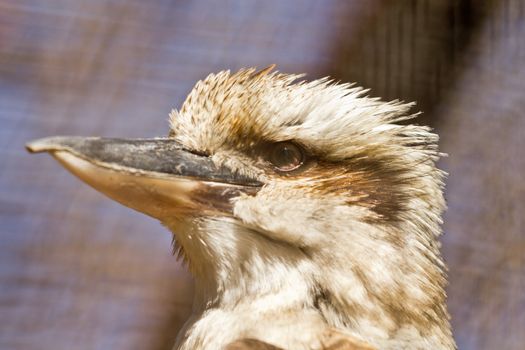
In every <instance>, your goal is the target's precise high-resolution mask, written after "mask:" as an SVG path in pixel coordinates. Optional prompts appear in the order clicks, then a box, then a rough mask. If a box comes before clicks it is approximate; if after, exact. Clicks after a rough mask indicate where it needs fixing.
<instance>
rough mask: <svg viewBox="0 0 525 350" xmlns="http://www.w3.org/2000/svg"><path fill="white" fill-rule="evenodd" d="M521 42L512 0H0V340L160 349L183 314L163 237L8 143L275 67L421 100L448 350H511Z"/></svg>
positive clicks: (181, 279)
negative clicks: (441, 178)
mask: <svg viewBox="0 0 525 350" xmlns="http://www.w3.org/2000/svg"><path fill="white" fill-rule="evenodd" d="M524 38H525V1H523V0H488V1H474V0H470V1H467V0H456V1H453V0H400V1H395V2H394V1H380V0H371V1H364V0H361V1H357V0H356V1H345V0H325V1H321V0H304V1H300V0H294V1H290V0H287V1H278V0H271V1H251V0H247V1H243V0H236V1H234V0H231V1H211V0H210V1H204V0H199V1H168V0H150V1H139V0H126V1H124V0H90V1H87V0H84V1H82V0H78V1H73V0H69V1H68V0H48V1H45V2H44V1H36V0H32V1H31V0H16V1H15V0H11V1H10V0H7V1H6V0H0V164H1V166H0V348H1V349H29V350H32V349H55V350H60V349H64V350H66V349H159V350H161V349H171V346H172V344H173V341H174V339H175V336H176V333H177V331H178V329H179V328H180V327H181V325H182V323H183V322H184V320H185V319H186V317H187V316H188V314H189V312H190V308H191V298H192V285H191V277H190V276H189V274H188V273H187V272H186V271H185V269H184V267H183V266H181V264H180V263H178V262H176V260H175V258H174V257H173V256H172V255H171V249H170V243H171V237H170V234H169V233H168V232H167V230H165V229H164V228H163V227H161V225H160V224H158V223H157V222H156V221H154V220H153V219H150V218H147V217H145V216H143V215H141V214H138V213H135V212H132V211H130V210H129V209H126V208H123V207H121V206H120V205H118V204H116V203H114V202H112V201H110V200H108V199H106V198H105V197H103V196H102V195H101V194H99V193H97V192H95V191H94V190H92V189H90V188H88V187H87V186H85V185H84V184H81V183H80V181H79V180H77V179H75V178H74V177H72V176H71V175H70V174H68V173H67V172H66V171H65V170H64V169H62V168H61V167H60V166H58V165H57V164H56V162H54V161H53V160H52V159H51V158H50V157H48V156H30V155H29V154H27V153H26V152H25V150H24V147H23V145H24V143H25V142H27V141H28V140H31V139H34V138H38V137H43V136H49V135H61V134H62V135H63V134H66V135H67V134H73V135H86V136H87V135H100V136H121V137H148V136H160V135H166V134H167V131H168V123H167V115H168V112H169V111H170V109H171V108H173V107H178V106H180V104H181V102H182V101H183V100H184V98H185V95H186V94H187V93H188V92H189V90H190V89H191V87H192V86H193V84H194V83H195V81H196V80H198V79H201V78H204V77H205V76H206V75H207V74H208V73H210V72H214V71H218V70H222V69H233V70H236V69H239V68H241V67H245V66H257V67H264V66H267V65H269V64H271V63H276V64H277V65H278V69H279V70H281V71H284V72H294V73H299V72H306V73H308V78H310V79H313V78H318V77H321V76H326V75H331V76H333V77H334V78H336V79H338V80H341V81H345V82H346V81H352V82H353V81H355V82H357V83H359V84H361V85H363V86H365V87H369V88H371V89H372V90H371V94H372V95H375V96H381V97H383V98H385V99H394V98H400V99H403V100H406V101H412V100H415V101H417V102H418V109H420V110H422V111H423V112H424V114H423V116H422V117H421V118H420V120H419V121H418V122H419V123H424V124H430V125H432V126H433V127H435V128H436V129H437V131H438V133H439V134H440V135H441V139H442V141H441V148H442V150H443V151H444V152H447V153H448V154H449V157H448V158H445V159H444V160H443V161H442V167H444V168H445V169H446V170H447V171H448V172H449V173H450V176H449V179H448V187H447V198H448V203H449V210H448V212H447V214H446V216H445V225H444V229H445V236H444V237H443V250H444V254H445V257H446V259H447V262H448V265H449V268H450V286H449V289H448V290H449V306H450V311H451V313H452V317H453V320H452V321H453V325H454V329H455V335H456V339H457V342H458V345H459V347H460V349H496V348H497V349H516V350H517V349H522V348H523V344H525V233H524V221H525V220H524V216H525V210H524V209H525V205H524V201H525V181H524V175H523V174H524V173H525V161H524V159H525V157H524V156H523V152H524V150H525V117H524V113H525V112H524V111H525V40H524Z"/></svg>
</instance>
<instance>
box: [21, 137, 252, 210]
mask: <svg viewBox="0 0 525 350" xmlns="http://www.w3.org/2000/svg"><path fill="white" fill-rule="evenodd" d="M26 148H27V150H28V151H29V152H32V153H36V152H50V153H51V154H52V155H53V156H54V157H55V158H56V159H57V160H58V161H59V162H60V163H61V164H62V165H63V166H64V167H65V168H66V169H68V170H69V171H71V172H72V173H73V174H75V175H76V176H78V177H79V178H80V179H82V180H83V181H84V182H86V183H87V184H89V185H90V186H92V187H94V188H95V189H97V190H98V191H100V192H102V193H104V194H105V195H107V196H108V197H110V198H112V199H114V200H116V201H117V202H119V203H121V204H123V205H125V206H128V207H130V208H133V209H135V210H138V211H141V212H143V213H145V214H148V215H150V216H153V217H155V218H158V219H163V218H167V217H170V216H178V215H194V214H199V215H202V214H203V213H208V214H220V215H231V213H232V208H233V203H232V199H233V198H235V197H238V196H240V195H241V194H243V193H246V194H255V193H256V192H257V191H258V190H259V188H260V187H261V186H262V183H261V182H259V181H257V180H253V179H250V178H247V177H244V176H241V175H239V174H237V173H233V172H231V171H230V170H229V169H227V168H223V167H217V166H216V165H215V164H214V163H213V161H212V160H211V158H210V157H208V156H203V155H199V154H195V153H192V152H190V151H188V150H186V149H184V148H183V147H182V146H181V145H180V144H178V143H177V142H175V141H174V140H173V139H169V138H156V139H113V138H95V137H68V136H62V137H49V138H44V139H39V140H35V141H32V142H29V143H28V144H27V145H26Z"/></svg>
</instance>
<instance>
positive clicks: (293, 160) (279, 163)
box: [270, 142, 303, 171]
mask: <svg viewBox="0 0 525 350" xmlns="http://www.w3.org/2000/svg"><path fill="white" fill-rule="evenodd" d="M270 161H271V162H272V164H273V165H274V166H275V167H277V168H278V169H279V170H281V171H290V170H294V169H297V168H298V167H299V166H301V164H302V163H303V152H302V150H301V149H300V148H299V147H298V146H297V145H294V144H293V143H290V142H283V143H279V144H277V145H275V147H274V149H273V152H272V155H271V159H270Z"/></svg>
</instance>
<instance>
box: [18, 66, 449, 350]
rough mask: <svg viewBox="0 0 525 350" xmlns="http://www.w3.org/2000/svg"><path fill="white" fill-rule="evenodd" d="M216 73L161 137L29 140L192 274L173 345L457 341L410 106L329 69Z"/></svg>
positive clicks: (433, 141) (425, 162)
mask: <svg viewBox="0 0 525 350" xmlns="http://www.w3.org/2000/svg"><path fill="white" fill-rule="evenodd" d="M301 79H302V75H289V74H283V73H279V72H276V71H273V66H271V67H268V68H266V69H263V70H261V71H256V70H255V69H243V70H240V71H239V72H237V73H230V72H229V71H223V72H220V73H218V74H211V75H209V76H208V77H207V78H206V79H204V80H202V81H199V82H198V83H197V84H196V85H195V87H194V88H193V90H192V91H191V92H190V94H189V96H188V97H187V99H186V101H185V102H184V104H183V105H182V107H181V108H180V110H179V111H177V110H173V111H172V112H171V115H170V126H171V128H170V132H169V136H168V137H165V138H152V139H113V138H93V137H51V138H45V139H40V140H36V141H33V142H30V143H29V144H28V145H27V148H28V149H29V150H30V151H31V152H42V151H47V152H50V153H51V154H52V155H53V156H54V157H55V158H56V159H57V160H58V161H59V162H60V163H61V164H62V165H63V166H65V167H66V168H67V169H68V170H70V171H71V172H72V173H73V174H75V175H76V176H78V177H79V178H80V179H82V180H83V181H85V182H86V183H88V184H89V185H91V186H92V187H94V188H95V189H97V190H99V191H100V192H102V193H104V194H106V195H107V196H109V197H111V198H112V199H114V200H116V201H118V202H120V203H122V204H124V205H126V206H128V207H131V208H133V209H136V210H138V211H141V212H143V213H145V214H147V215H150V216H152V217H154V218H156V219H158V220H160V221H161V222H162V223H163V224H164V225H165V226H166V227H167V228H169V229H170V230H171V231H172V232H173V234H174V239H175V241H176V246H177V249H178V250H180V254H181V255H182V256H183V257H184V260H185V261H186V262H187V265H188V268H189V270H190V271H191V273H192V274H193V276H194V279H195V284H196V286H195V288H196V292H195V297H194V304H193V314H192V316H191V317H190V319H189V320H188V321H187V322H186V324H185V326H184V328H183V329H182V330H181V331H180V333H179V334H178V337H177V340H176V344H175V349H182V350H193V349H210V350H215V349H290V350H301V349H334V350H335V349H455V347H456V346H455V343H454V340H453V337H452V333H451V328H450V323H449V315H448V312H447V309H446V305H445V299H446V296H445V291H444V286H445V284H446V275H445V266H444V263H443V260H442V258H441V255H440V252H439V247H440V245H439V242H438V236H439V235H440V232H441V229H440V224H441V213H442V211H443V209H444V207H445V203H444V199H443V193H442V189H443V177H444V173H443V172H442V171H441V170H439V169H438V168H436V166H435V162H436V161H437V159H438V157H439V155H440V153H439V151H438V150H437V139H438V138H437V136H436V135H435V134H433V133H431V132H430V130H429V128H427V127H423V126H417V125H409V124H408V123H406V122H405V123H399V122H400V121H404V120H407V119H410V118H412V117H414V116H415V115H414V114H410V112H409V111H410V109H411V107H412V104H405V103H401V102H398V101H392V102H383V101H381V100H379V99H377V98H370V97H368V96H367V95H366V93H367V91H366V90H363V89H361V88H357V87H353V86H352V85H349V84H338V83H335V82H333V81H331V80H329V79H320V80H314V81H310V82H307V81H304V80H301Z"/></svg>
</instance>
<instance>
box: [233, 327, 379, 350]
mask: <svg viewBox="0 0 525 350" xmlns="http://www.w3.org/2000/svg"><path fill="white" fill-rule="evenodd" d="M320 343H321V348H320V349H319V350H375V349H376V348H375V347H373V346H372V345H370V344H368V343H366V342H364V341H362V340H359V339H357V338H355V337H353V336H351V335H349V334H347V333H344V332H341V331H339V330H337V329H333V328H330V329H328V330H327V331H326V332H324V333H323V335H322V338H321V339H320ZM224 349H225V350H285V349H283V348H280V347H278V346H275V345H272V344H269V343H267V342H264V341H262V340H258V339H254V338H244V339H238V340H236V341H234V342H232V343H230V344H228V345H227V346H226V347H225V348H224Z"/></svg>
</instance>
